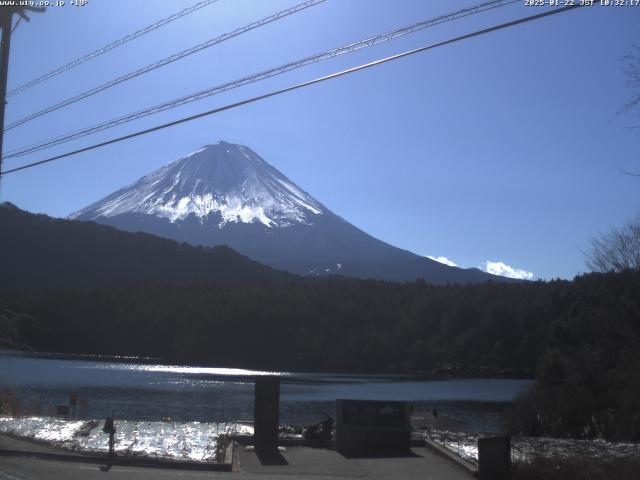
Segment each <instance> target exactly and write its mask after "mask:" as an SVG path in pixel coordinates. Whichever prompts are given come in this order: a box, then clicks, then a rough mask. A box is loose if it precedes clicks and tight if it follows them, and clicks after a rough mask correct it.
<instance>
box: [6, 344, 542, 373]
mask: <svg viewBox="0 0 640 480" xmlns="http://www.w3.org/2000/svg"><path fill="white" fill-rule="evenodd" d="M2 355H6V356H12V357H26V358H41V359H51V360H81V361H92V362H105V363H131V364H140V365H153V364H158V365H164V366H171V367H193V368H229V369H245V370H262V368H261V367H259V366H255V365H245V364H239V365H225V366H224V367H220V366H219V365H215V364H207V363H206V362H204V363H195V364H192V363H181V362H172V361H169V360H166V359H162V358H157V357H141V356H134V355H97V354H87V353H63V352H44V351H31V350H11V349H0V356H2ZM269 373H270V374H273V375H292V374H305V373H313V374H318V375H362V376H371V377H381V378H384V377H388V378H393V377H396V378H402V377H404V378H406V379H414V380H426V381H442V380H456V379H513V380H534V375H533V371H530V370H528V369H521V368H489V367H482V366H473V367H469V366H461V365H455V364H442V365H438V366H435V367H433V368H430V369H420V368H415V369H412V368H404V369H403V368H394V369H388V370H386V371H368V370H365V371H358V370H347V369H345V370H338V371H331V372H327V371H323V370H314V369H305V370H296V369H291V370H282V371H270V372H269Z"/></svg>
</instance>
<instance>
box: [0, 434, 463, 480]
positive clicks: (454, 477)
mask: <svg viewBox="0 0 640 480" xmlns="http://www.w3.org/2000/svg"><path fill="white" fill-rule="evenodd" d="M0 448H5V449H12V450H30V451H39V452H43V453H51V452H56V453H61V450H58V449H55V448H51V447H48V446H45V445H38V444H34V443H32V442H25V441H24V440H16V439H13V438H10V437H6V436H5V435H0ZM235 457H236V462H235V464H236V465H235V471H234V472H211V471H188V470H174V469H166V468H143V467H131V466H113V467H112V468H111V469H109V470H108V472H105V471H104V465H103V466H101V465H97V464H92V463H84V462H76V461H60V460H43V459H37V458H25V457H4V456H0V480H40V479H46V480H76V479H78V480H80V479H82V480H84V479H87V480H92V479H100V480H105V479H107V480H108V479H112V480H117V479H129V478H130V479H133V480H147V479H148V480H153V479H158V480H164V479H172V478H176V479H181V480H190V479H204V478H209V479H210V478H218V479H235V480H245V479H247V480H256V479H257V480H277V479H286V480H293V479H318V480H354V479H365V480H368V479H370V480H383V479H394V480H405V479H407V480H408V479H415V478H420V479H424V480H431V479H433V480H435V479H437V480H471V479H472V478H473V477H472V476H471V475H470V474H469V473H467V472H466V471H465V470H462V469H461V468H459V467H457V466H455V465H454V464H452V463H451V462H450V461H448V460H446V459H444V458H442V457H441V456H439V455H437V454H435V453H433V452H431V451H430V450H427V449H426V448H414V449H413V450H412V455H411V456H406V457H394V458H345V457H343V456H342V455H340V454H339V453H337V452H336V451H334V450H327V449H323V448H310V447H288V448H286V449H285V451H283V452H282V453H278V454H275V455H259V454H256V453H255V452H254V451H252V450H247V449H246V447H244V446H239V447H238V448H237V450H236V455H235Z"/></svg>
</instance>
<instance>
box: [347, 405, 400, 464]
mask: <svg viewBox="0 0 640 480" xmlns="http://www.w3.org/2000/svg"><path fill="white" fill-rule="evenodd" d="M409 409H410V405H409V404H408V403H407V402H396V401H392V400H336V416H337V422H336V450H337V451H338V452H340V453H341V454H343V455H347V456H358V455H371V454H378V453H379V454H383V453H384V454H391V453H393V454H402V455H406V454H407V453H408V452H409V451H410V448H411V420H410V412H409Z"/></svg>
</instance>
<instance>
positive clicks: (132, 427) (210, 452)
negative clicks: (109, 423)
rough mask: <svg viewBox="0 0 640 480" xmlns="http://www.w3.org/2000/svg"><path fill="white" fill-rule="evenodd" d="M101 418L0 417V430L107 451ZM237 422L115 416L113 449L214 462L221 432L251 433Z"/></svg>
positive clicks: (66, 445) (68, 446)
mask: <svg viewBox="0 0 640 480" xmlns="http://www.w3.org/2000/svg"><path fill="white" fill-rule="evenodd" d="M103 423H104V420H100V421H98V420H64V419H60V418H53V417H0V432H1V433H8V434H11V435H15V436H17V437H22V438H26V439H30V440H36V441H40V442H44V443H47V444H49V445H52V446H55V447H60V448H64V449H67V450H75V451H83V452H106V451H107V450H108V448H109V447H108V441H109V435H107V434H105V433H104V432H103V431H102V425H103ZM252 433H253V427H252V426H249V425H245V424H240V423H201V422H138V421H132V420H116V435H115V450H116V454H119V455H134V456H148V457H159V458H170V459H175V460H189V461H201V462H215V456H216V449H217V445H218V438H219V437H220V435H221V434H248V435H250V434H252Z"/></svg>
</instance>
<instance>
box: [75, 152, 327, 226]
mask: <svg viewBox="0 0 640 480" xmlns="http://www.w3.org/2000/svg"><path fill="white" fill-rule="evenodd" d="M327 212H328V210H327V209H326V208H325V207H324V206H323V205H322V204H321V203H320V202H318V201H317V200H316V199H314V198H313V197H312V196H311V195H309V194H308V193H307V192H305V191H304V190H302V189H301V188H299V187H298V186H296V185H295V184H294V183H293V182H292V181H291V180H289V179H288V178H287V177H286V176H284V175H283V174H282V173H280V172H279V171H278V170H277V169H275V168H274V167H273V166H271V165H270V164H269V163H267V162H266V161H265V160H263V159H262V158H261V157H260V156H259V155H258V154H256V153H255V152H254V151H253V150H251V149H250V148H248V147H245V146H242V145H235V144H231V143H227V142H224V141H220V142H218V143H217V144H215V145H205V146H204V147H202V148H201V149H199V150H197V151H195V152H193V153H191V154H190V155H187V156H186V157H184V158H181V159H179V160H177V161H175V162H173V163H170V164H168V165H166V166H164V167H162V168H160V169H158V170H156V171H154V172H152V173H150V174H149V175H146V176H144V177H142V178H141V179H140V180H138V181H137V182H135V183H133V184H131V185H129V186H127V187H125V188H122V189H120V190H118V191H117V192H114V193H113V194H111V195H109V196H108V197H106V198H104V199H102V200H100V201H98V202H96V203H94V204H92V205H89V206H88V207H86V208H84V209H82V210H80V211H78V212H75V213H73V214H72V215H71V216H70V218H82V219H89V220H93V219H96V218H98V217H114V216H116V215H121V214H125V213H143V214H150V215H154V216H156V217H162V218H167V219H169V220H170V221H171V222H172V223H174V222H176V221H178V220H183V219H185V218H187V217H188V216H190V215H195V216H196V217H199V218H200V219H201V220H202V219H204V217H207V216H208V215H210V214H219V215H220V218H221V220H220V223H219V227H223V226H224V225H225V224H227V223H229V222H242V223H254V222H260V223H262V224H264V225H265V226H267V227H283V226H288V225H293V224H307V225H308V224H312V223H313V218H314V216H315V215H321V214H324V213H327Z"/></svg>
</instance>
